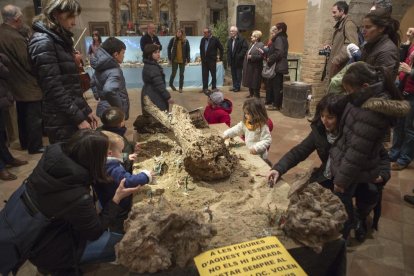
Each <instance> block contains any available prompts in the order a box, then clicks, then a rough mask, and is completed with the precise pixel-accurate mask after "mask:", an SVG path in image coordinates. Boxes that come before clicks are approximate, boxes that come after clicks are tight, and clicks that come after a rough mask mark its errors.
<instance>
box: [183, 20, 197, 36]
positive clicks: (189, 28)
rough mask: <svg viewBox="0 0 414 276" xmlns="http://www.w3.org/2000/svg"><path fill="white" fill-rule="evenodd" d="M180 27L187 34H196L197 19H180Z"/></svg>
mask: <svg viewBox="0 0 414 276" xmlns="http://www.w3.org/2000/svg"><path fill="white" fill-rule="evenodd" d="M180 27H181V29H183V30H184V32H185V35H187V36H195V35H197V21H180Z"/></svg>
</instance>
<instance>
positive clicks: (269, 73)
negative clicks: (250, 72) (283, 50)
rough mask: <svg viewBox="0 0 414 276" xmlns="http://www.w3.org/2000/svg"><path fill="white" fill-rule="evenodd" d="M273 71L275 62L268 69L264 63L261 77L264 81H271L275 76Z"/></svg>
mask: <svg viewBox="0 0 414 276" xmlns="http://www.w3.org/2000/svg"><path fill="white" fill-rule="evenodd" d="M275 69H276V62H275V63H273V65H272V66H270V67H269V65H268V64H267V62H266V64H265V66H263V70H262V77H263V78H265V79H273V78H274V77H275V76H276V72H275Z"/></svg>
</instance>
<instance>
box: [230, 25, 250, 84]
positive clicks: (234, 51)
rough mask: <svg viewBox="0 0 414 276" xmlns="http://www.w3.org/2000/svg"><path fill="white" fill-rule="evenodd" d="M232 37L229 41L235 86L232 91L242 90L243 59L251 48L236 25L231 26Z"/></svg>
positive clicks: (232, 76)
mask: <svg viewBox="0 0 414 276" xmlns="http://www.w3.org/2000/svg"><path fill="white" fill-rule="evenodd" d="M229 33H230V38H229V40H228V41H227V62H228V65H229V66H230V68H231V78H232V80H233V88H231V89H230V91H234V92H238V91H240V83H241V80H242V71H243V59H244V56H245V55H246V52H247V50H248V48H249V46H248V45H247V42H246V40H245V39H244V38H243V37H242V36H240V35H239V32H238V30H237V27H236V26H231V27H230V31H229Z"/></svg>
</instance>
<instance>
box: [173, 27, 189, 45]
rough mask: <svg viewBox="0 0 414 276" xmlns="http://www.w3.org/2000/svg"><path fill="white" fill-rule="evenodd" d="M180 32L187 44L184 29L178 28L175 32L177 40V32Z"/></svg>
mask: <svg viewBox="0 0 414 276" xmlns="http://www.w3.org/2000/svg"><path fill="white" fill-rule="evenodd" d="M178 31H180V32H181V34H182V35H181V38H182V39H183V41H184V42H185V40H186V39H187V38H186V35H185V32H184V30H183V29H182V28H178V29H177V31H176V32H175V39H178V37H177V32H178Z"/></svg>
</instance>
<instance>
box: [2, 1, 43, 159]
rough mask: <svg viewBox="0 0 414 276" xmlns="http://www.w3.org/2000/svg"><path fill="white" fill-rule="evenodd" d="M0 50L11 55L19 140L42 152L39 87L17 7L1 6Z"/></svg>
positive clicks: (22, 144) (21, 17)
mask: <svg viewBox="0 0 414 276" xmlns="http://www.w3.org/2000/svg"><path fill="white" fill-rule="evenodd" d="M1 15H2V17H3V22H4V23H3V24H2V25H1V26H0V37H1V38H2V39H1V40H0V52H1V53H4V54H6V55H7V56H8V57H9V59H10V66H9V69H10V71H11V72H13V74H11V75H10V78H9V80H8V82H9V85H10V87H11V90H12V93H13V96H14V98H15V100H16V108H17V122H18V129H19V140H20V146H21V147H22V149H27V150H28V152H29V153H30V154H35V153H40V152H43V144H42V109H41V107H42V105H41V101H42V91H41V89H40V87H39V86H38V84H37V80H36V78H35V77H34V76H33V75H32V73H31V72H32V71H31V66H30V63H29V58H28V53H27V40H26V38H25V37H24V36H23V35H22V34H21V33H20V32H19V31H20V29H21V28H22V27H23V14H22V12H21V10H20V8H18V7H16V6H13V5H6V6H4V7H3V8H2V10H1Z"/></svg>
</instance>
